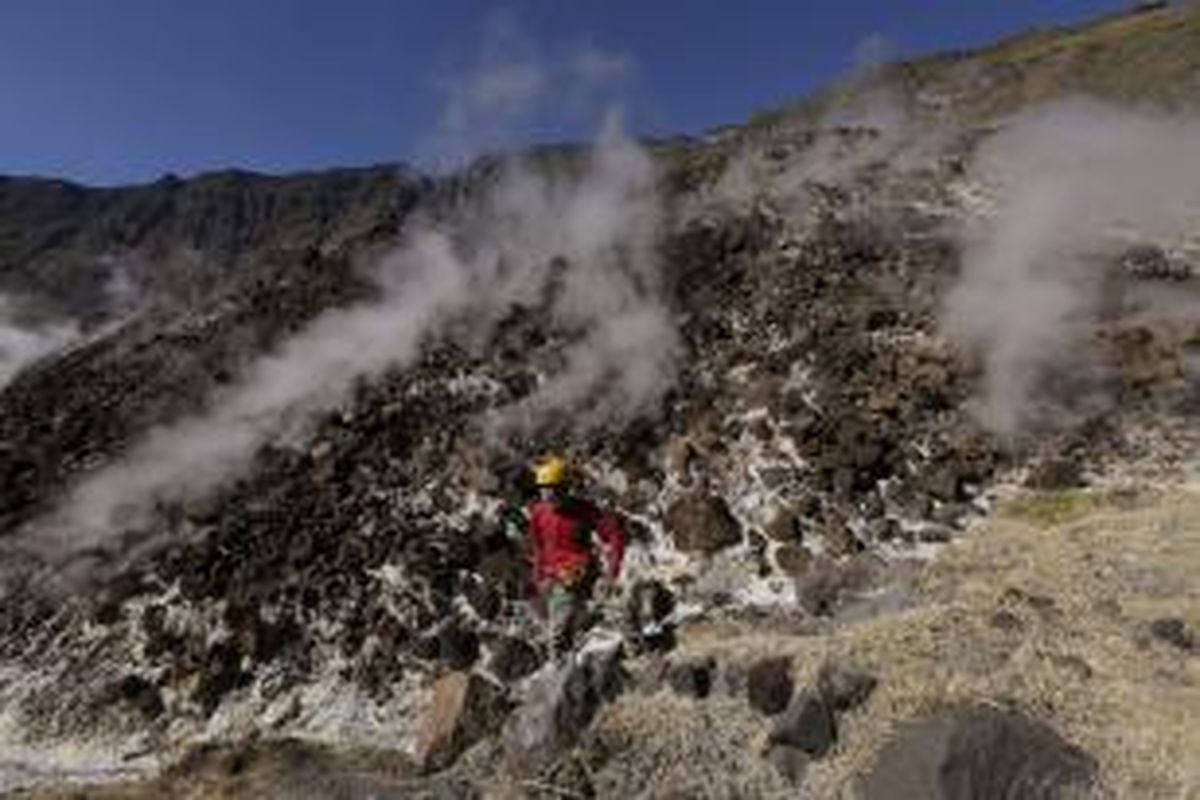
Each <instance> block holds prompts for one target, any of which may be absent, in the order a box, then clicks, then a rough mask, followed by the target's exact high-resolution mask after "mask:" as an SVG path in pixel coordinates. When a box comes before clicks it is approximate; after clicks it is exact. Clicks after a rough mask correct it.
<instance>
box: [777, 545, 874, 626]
mask: <svg viewBox="0 0 1200 800" xmlns="http://www.w3.org/2000/svg"><path fill="white" fill-rule="evenodd" d="M882 568H883V564H882V562H881V561H879V559H877V558H876V557H874V556H872V555H869V554H865V553H864V554H860V555H857V556H854V557H853V558H850V559H847V560H845V561H840V562H839V561H834V560H833V559H831V558H827V557H814V558H813V560H812V564H811V565H810V567H809V569H808V570H807V571H806V572H805V573H804V574H802V575H800V576H799V577H798V578H796V598H797V600H798V601H799V603H800V607H801V608H803V609H804V610H805V611H807V612H808V613H809V614H812V615H813V616H831V615H832V614H833V613H835V612H836V611H837V610H838V609H839V608H840V607H841V606H842V605H844V604H845V603H846V602H847V601H848V600H850V599H852V598H853V597H854V596H855V595H857V594H860V593H862V592H864V591H866V590H868V589H870V588H871V587H872V584H873V583H874V582H875V580H876V579H877V578H878V576H879V574H880V572H881V570H882Z"/></svg>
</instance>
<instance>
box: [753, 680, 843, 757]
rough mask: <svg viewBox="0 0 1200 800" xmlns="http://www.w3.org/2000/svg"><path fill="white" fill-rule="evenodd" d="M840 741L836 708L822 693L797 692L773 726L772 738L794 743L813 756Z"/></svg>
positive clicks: (822, 752)
mask: <svg viewBox="0 0 1200 800" xmlns="http://www.w3.org/2000/svg"><path fill="white" fill-rule="evenodd" d="M836 741H837V724H836V722H835V721H834V718H833V710H832V709H831V708H830V706H829V704H828V703H827V702H826V701H825V698H824V697H823V696H822V695H821V694H820V693H819V692H814V691H811V690H805V691H802V692H799V693H797V694H796V696H795V697H793V698H792V701H791V702H790V703H789V704H788V707H787V710H786V711H784V713H783V714H782V715H780V716H779V717H778V718H777V719H776V720H775V724H774V726H773V727H772V728H771V735H770V742H771V743H772V744H783V745H788V746H789V747H795V748H797V749H799V750H801V751H803V752H804V753H806V754H808V755H810V756H812V757H813V758H820V757H821V756H823V755H825V754H826V753H828V752H829V750H830V748H832V747H833V745H834V743H835V742H836Z"/></svg>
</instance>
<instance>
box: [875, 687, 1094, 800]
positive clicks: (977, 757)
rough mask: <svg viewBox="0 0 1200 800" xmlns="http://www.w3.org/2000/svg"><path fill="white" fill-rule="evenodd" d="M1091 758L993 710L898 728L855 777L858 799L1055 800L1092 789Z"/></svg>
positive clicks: (1051, 733)
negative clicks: (859, 776)
mask: <svg viewBox="0 0 1200 800" xmlns="http://www.w3.org/2000/svg"><path fill="white" fill-rule="evenodd" d="M1097 771H1098V767H1097V764H1096V760H1095V759H1094V758H1092V757H1091V756H1090V755H1088V754H1087V753H1085V752H1084V751H1082V750H1081V749H1079V748H1078V747H1076V746H1074V745H1072V744H1070V743H1068V742H1066V741H1064V740H1063V739H1062V737H1061V736H1059V734H1058V733H1057V732H1056V731H1055V730H1054V729H1053V728H1051V727H1050V726H1048V725H1046V724H1045V723H1043V722H1040V721H1038V720H1035V719H1031V718H1029V717H1027V716H1024V715H1022V714H1019V713H1015V712H1011V711H1004V710H1000V709H996V708H991V707H982V706H981V707H967V708H960V709H954V710H948V711H943V712H941V713H938V714H935V715H933V716H931V717H927V718H924V719H920V720H916V721H913V722H910V723H908V724H907V725H904V726H903V727H901V728H900V729H899V730H898V731H897V732H896V735H895V736H894V737H893V738H892V739H891V740H890V741H889V742H888V743H887V744H886V745H884V747H883V749H882V750H880V752H879V755H878V757H877V758H876V760H875V763H874V765H873V766H872V767H871V769H870V771H869V772H868V773H867V774H866V775H865V776H863V778H862V779H861V781H860V787H859V789H860V796H861V797H862V798H863V800H892V798H897V797H914V798H916V797H930V798H933V797H936V798H942V799H943V800H1010V798H1018V797H1019V798H1022V800H1055V799H1056V798H1061V797H1067V796H1073V795H1069V794H1068V792H1071V791H1080V790H1084V789H1087V788H1088V787H1090V786H1092V785H1093V784H1094V783H1095V781H1096V777H1097Z"/></svg>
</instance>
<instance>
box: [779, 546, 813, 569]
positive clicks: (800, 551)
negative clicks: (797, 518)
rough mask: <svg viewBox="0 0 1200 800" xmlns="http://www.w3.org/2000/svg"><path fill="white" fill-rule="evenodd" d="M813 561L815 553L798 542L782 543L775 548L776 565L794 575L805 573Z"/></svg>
mask: <svg viewBox="0 0 1200 800" xmlns="http://www.w3.org/2000/svg"><path fill="white" fill-rule="evenodd" d="M812 563H813V555H812V553H810V552H808V550H806V549H804V547H803V546H801V545H798V544H785V545H781V546H779V547H778V548H776V550H775V566H777V567H778V568H779V571H780V572H783V573H784V574H786V575H792V576H794V577H796V576H800V575H803V574H805V573H806V572H807V571H808V570H809V568H810V567H811V566H812Z"/></svg>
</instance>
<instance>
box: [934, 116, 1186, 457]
mask: <svg viewBox="0 0 1200 800" xmlns="http://www.w3.org/2000/svg"><path fill="white" fill-rule="evenodd" d="M974 176H975V178H976V179H978V180H982V181H983V182H985V183H986V184H988V185H990V186H991V187H993V188H994V191H995V206H994V211H993V213H991V214H988V215H987V216H986V217H985V218H984V219H982V220H980V221H979V222H978V223H977V224H975V225H972V226H970V227H969V229H968V231H967V232H966V235H965V252H964V260H963V275H962V279H961V281H960V282H959V284H958V285H957V286H956V287H955V288H954V289H953V290H952V291H951V293H950V295H949V297H948V299H947V302H946V313H945V328H946V331H947V332H948V333H949V335H950V336H951V337H952V338H954V339H955V340H956V341H958V342H959V343H960V344H962V345H963V346H964V347H965V348H966V349H967V350H968V351H970V352H971V353H973V354H974V355H975V356H977V357H978V358H979V359H980V360H981V362H982V364H983V367H984V387H983V389H984V391H983V395H984V397H983V400H982V406H981V418H982V420H983V422H984V423H985V424H986V425H987V426H988V427H989V428H991V429H992V430H993V431H995V432H997V433H999V434H1001V435H1005V436H1011V435H1014V434H1016V433H1018V432H1019V431H1020V430H1021V429H1022V427H1023V426H1024V425H1025V424H1027V423H1029V422H1032V421H1034V420H1035V419H1036V418H1037V417H1038V416H1039V415H1040V414H1042V413H1044V411H1045V408H1044V407H1041V406H1040V403H1039V401H1041V400H1043V399H1044V398H1042V397H1040V396H1039V392H1038V389H1039V385H1040V384H1041V383H1042V382H1043V380H1044V379H1045V378H1046V377H1047V376H1048V375H1050V374H1052V373H1055V372H1058V373H1062V372H1067V373H1070V372H1071V371H1072V370H1076V371H1078V370H1081V369H1082V368H1083V367H1084V365H1085V363H1086V362H1085V361H1084V356H1083V355H1082V353H1081V349H1080V347H1079V344H1080V342H1081V339H1082V337H1084V336H1086V335H1087V332H1088V329H1089V328H1088V323H1089V322H1090V321H1091V320H1092V319H1093V318H1094V316H1095V313H1096V310H1097V303H1098V301H1099V287H1100V285H1101V280H1102V279H1103V270H1104V269H1105V264H1106V258H1107V263H1111V256H1112V254H1113V253H1114V252H1119V250H1120V249H1121V248H1122V247H1127V246H1128V245H1129V244H1131V243H1133V242H1149V243H1155V244H1159V245H1163V246H1166V247H1168V248H1170V247H1179V246H1182V245H1184V244H1186V238H1187V235H1188V233H1189V231H1194V230H1196V225H1197V222H1198V221H1200V123H1198V122H1196V121H1194V120H1188V119H1180V118H1172V117H1165V116H1149V115H1146V114H1137V113H1133V112H1130V111H1124V110H1120V109H1117V108H1113V107H1109V106H1105V105H1101V104H1098V103H1094V102H1084V101H1073V102H1068V103H1061V104H1057V105H1055V106H1053V107H1050V108H1044V109H1041V110H1038V111H1035V112H1032V113H1029V114H1026V115H1023V116H1021V117H1019V118H1018V119H1016V120H1014V121H1012V122H1011V123H1010V124H1009V125H1007V126H1006V127H1005V128H1004V129H1002V130H1001V131H1000V132H999V133H998V134H996V135H995V136H993V137H992V138H991V139H990V140H988V141H987V142H986V143H985V144H984V145H983V147H982V149H981V150H980V152H979V154H978V157H977V160H976V164H975V167H974Z"/></svg>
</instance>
